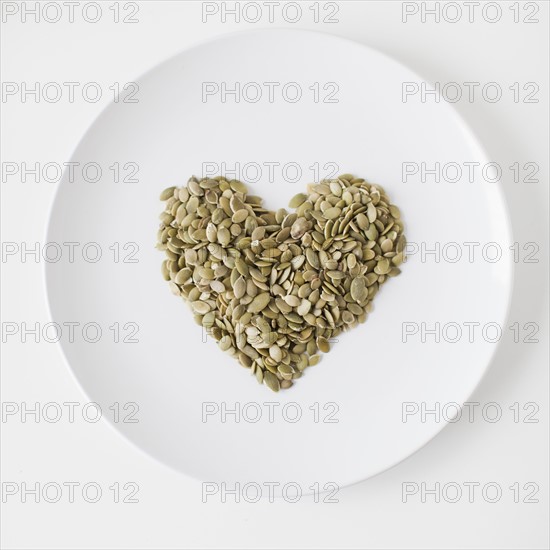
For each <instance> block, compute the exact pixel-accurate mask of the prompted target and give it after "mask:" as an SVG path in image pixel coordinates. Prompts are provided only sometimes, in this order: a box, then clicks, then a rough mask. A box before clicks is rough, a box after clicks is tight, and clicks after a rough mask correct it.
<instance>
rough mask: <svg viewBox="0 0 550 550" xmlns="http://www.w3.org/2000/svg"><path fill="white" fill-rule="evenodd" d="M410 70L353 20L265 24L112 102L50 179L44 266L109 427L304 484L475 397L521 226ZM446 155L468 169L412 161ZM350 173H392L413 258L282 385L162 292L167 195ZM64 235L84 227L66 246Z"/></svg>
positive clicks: (373, 464)
mask: <svg viewBox="0 0 550 550" xmlns="http://www.w3.org/2000/svg"><path fill="white" fill-rule="evenodd" d="M420 82H421V79H420V78H419V77H418V76H417V75H415V74H413V73H412V72H411V71H410V70H408V69H407V68H405V67H403V66H401V65H399V64H398V63H396V62H395V61H393V60H391V59H389V58H387V57H385V56H384V55H382V54H380V53H378V52H376V51H373V50H371V49H369V48H367V47H365V46H363V45H360V44H357V43H354V42H351V41H348V40H345V39H342V38H338V37H334V36H331V35H326V34H318V33H312V32H305V31H294V30H292V31H291V30H269V31H266V30H261V31H253V32H246V33H238V34H232V35H228V36H223V37H221V38H218V39H216V40H213V41H210V42H207V43H203V44H200V45H198V46H196V47H194V48H192V49H189V50H186V51H184V52H182V53H180V54H178V55H177V56H175V57H173V58H172V59H170V60H168V61H166V62H164V63H162V64H161V65H159V66H158V67H155V68H154V69H152V70H151V71H149V72H148V73H146V74H145V75H144V76H142V77H141V78H139V79H138V80H137V81H136V83H137V86H131V87H129V88H127V89H126V90H123V92H124V93H123V94H122V95H121V97H120V98H119V99H118V101H116V102H113V103H112V104H110V105H109V106H108V107H107V108H106V109H105V110H104V111H103V113H102V114H101V115H100V116H99V117H98V119H97V120H96V121H95V122H94V124H93V125H92V127H91V128H90V129H89V130H88V132H87V133H86V135H85V136H84V138H83V139H82V141H81V143H80V144H79V145H78V147H77V149H76V151H75V153H74V155H73V157H72V159H71V161H72V162H76V163H79V164H78V165H75V166H77V169H76V170H75V171H74V174H70V173H69V172H67V173H66V174H65V177H64V179H63V180H62V182H61V184H60V185H59V188H58V191H57V194H56V197H55V201H54V204H53V208H52V213H51V219H50V223H49V228H48V234H47V241H48V242H54V243H59V244H60V245H61V246H62V250H63V251H64V254H63V256H62V258H61V259H60V260H59V261H56V262H53V261H52V262H49V263H47V264H46V284H47V293H48V298H49V305H50V310H51V316H52V319H53V320H54V321H55V322H57V323H59V324H60V325H61V326H63V323H67V322H76V323H80V324H79V325H78V326H77V328H76V331H75V335H74V338H69V337H68V331H67V330H65V331H64V333H63V337H62V339H61V345H62V349H63V353H64V355H65V357H66V360H67V362H68V364H69V365H70V368H71V370H72V372H73V373H74V375H75V376H76V378H77V380H78V382H79V383H80V385H81V386H82V388H83V390H84V391H85V393H86V394H87V396H88V397H89V399H90V400H93V401H96V402H98V403H99V404H100V405H101V406H102V408H103V411H104V415H105V417H106V418H108V419H109V420H110V422H111V423H112V424H113V426H114V427H115V429H116V430H118V431H119V432H120V433H121V434H123V435H124V436H125V437H127V438H128V439H129V440H131V441H132V442H133V443H135V444H136V445H137V446H138V447H139V448H141V449H142V450H143V451H145V452H146V453H148V454H149V455H151V456H153V457H155V458H157V459H158V460H160V461H162V462H163V463H165V464H167V465H169V466H171V467H173V468H175V469H176V470H178V471H181V472H183V473H185V474H188V475H190V476H193V477H195V478H198V479H201V480H205V481H218V482H227V483H234V482H242V483H247V482H250V483H258V484H262V483H265V482H275V483H282V484H283V483H288V482H293V483H295V484H298V485H299V487H301V489H302V490H303V491H304V492H307V491H308V490H309V488H310V487H316V486H315V485H314V484H316V483H318V484H319V486H318V487H321V488H323V487H324V486H325V484H327V483H336V484H338V485H340V486H343V485H346V484H350V483H353V482H356V481H360V480H362V479H365V478H368V477H369V476H372V475H374V474H376V473H379V472H381V471H383V470H384V469H386V468H388V467H390V466H392V465H394V464H396V463H397V462H399V461H401V460H402V459H404V458H405V457H407V456H409V455H410V454H411V453H413V452H414V451H416V450H417V449H419V448H420V447H421V446H422V445H424V444H425V443H426V442H427V441H429V440H430V439H431V438H432V437H433V436H434V435H435V434H436V433H437V432H439V431H440V430H441V429H442V428H443V426H444V425H445V421H446V420H448V419H449V416H450V415H451V412H450V411H452V405H450V406H449V407H447V408H446V409H445V411H443V414H442V416H441V417H440V418H439V419H437V418H435V417H434V416H433V415H428V417H427V418H425V419H422V418H421V412H422V410H423V408H431V409H433V408H434V406H435V404H436V403H439V404H440V406H441V407H444V406H445V405H446V404H449V403H458V404H461V403H463V402H464V401H466V400H467V399H468V397H469V396H470V394H471V393H472V391H473V390H474V388H475V387H476V385H477V384H478V382H479V381H480V379H481V377H482V375H483V373H484V372H485V370H486V369H487V367H488V366H489V364H490V361H491V357H492V356H493V354H494V351H495V346H496V345H497V344H496V343H495V338H494V332H492V330H493V329H494V327H495V325H490V323H494V324H496V326H501V327H502V326H503V325H504V322H505V316H506V312H507V307H508V301H509V293H510V288H511V277H512V269H511V266H512V263H511V261H510V258H509V256H508V255H507V253H506V251H507V250H508V247H509V245H510V242H511V235H510V229H509V223H508V216H507V212H506V207H505V203H504V200H503V197H502V195H501V192H500V189H499V188H498V184H497V183H487V182H484V181H481V179H480V178H479V177H478V175H480V174H481V172H480V169H478V171H477V172H475V174H474V176H475V177H474V181H473V182H471V181H469V178H468V177H467V176H468V174H467V170H466V168H464V167H465V166H478V167H483V166H484V165H485V163H486V162H487V160H486V158H485V156H484V153H483V150H482V149H481V148H480V146H479V145H478V143H477V142H476V140H475V138H474V137H473V136H472V134H471V132H470V131H469V130H468V128H467V127H465V125H464V124H463V122H462V121H461V120H460V118H459V117H458V116H457V115H456V113H455V112H454V110H453V109H452V108H451V107H450V106H449V105H448V104H446V103H445V102H444V101H443V100H441V101H435V99H434V98H433V97H429V96H428V97H427V98H426V101H425V102H422V101H421V97H420V95H419V94H415V93H412V92H411V90H412V91H414V90H415V85H417V86H420V84H419V83H420ZM404 83H405V84H406V86H407V88H406V90H408V91H409V92H410V93H409V95H408V96H407V97H406V98H404V97H403V89H404V87H403V86H404ZM418 89H420V87H418ZM405 99H406V100H405ZM436 162H439V163H441V166H444V165H445V164H446V163H457V165H458V166H459V167H460V166H462V167H463V168H464V170H463V172H464V173H463V177H462V178H461V179H459V180H458V181H456V182H454V183H453V182H452V181H450V180H452V179H455V178H454V175H455V173H454V172H452V171H450V172H448V174H447V175H446V174H443V175H442V177H441V178H440V180H439V182H436V181H435V177H434V176H433V175H430V174H429V173H427V174H424V175H423V174H422V169H423V168H426V169H428V170H429V169H433V168H434V166H435V163H436ZM468 162H470V163H479V164H476V165H465V164H464V163H468ZM87 163H97V165H95V164H90V165H89V166H88V167H87V168H86V169H85V170H82V167H83V166H84V165H86V164H87ZM404 163H407V164H404ZM422 163H425V164H424V165H422ZM97 166H99V167H101V169H102V172H101V176H100V177H99V178H97V176H96V170H95V169H96V168H97ZM415 166H416V169H415ZM449 166H450V167H451V168H452V167H453V166H454V165H448V166H447V168H449ZM454 168H455V170H456V166H455V167H454ZM415 170H418V172H415ZM343 172H347V173H350V172H351V173H353V174H356V175H359V176H361V177H364V178H367V179H368V180H369V181H371V182H374V183H379V184H381V185H382V186H383V187H384V188H385V189H386V192H387V193H388V195H389V196H390V198H391V200H392V202H394V203H395V204H397V205H398V206H399V207H400V208H401V211H402V215H403V219H404V222H405V233H406V236H407V239H408V241H409V243H410V245H409V250H410V258H409V260H408V261H407V262H406V263H405V264H404V265H403V267H402V274H401V275H400V276H399V277H397V278H395V279H392V280H390V281H389V282H388V283H387V284H386V285H384V286H383V288H382V289H381V291H380V293H379V294H378V295H377V297H376V299H375V302H374V311H373V312H372V314H370V316H369V318H368V320H367V322H366V323H365V324H363V325H361V326H359V327H357V328H356V329H355V330H353V331H350V332H348V333H346V334H344V335H342V336H339V337H338V341H337V342H334V343H333V345H332V350H331V352H330V353H329V354H327V355H325V356H323V358H322V361H321V362H320V363H319V364H318V365H317V366H315V367H312V368H310V369H307V370H306V371H305V373H304V376H303V377H302V378H301V379H299V380H297V383H296V384H295V385H294V386H293V387H292V388H291V389H290V390H288V391H284V392H279V393H277V394H276V393H272V392H271V391H270V390H269V389H267V388H266V387H265V386H261V385H259V384H258V383H257V382H256V379H255V377H254V376H251V375H250V372H249V371H247V369H244V368H243V367H241V366H240V365H239V364H238V363H237V362H236V361H235V360H234V359H233V358H231V357H230V356H229V355H227V354H225V353H223V352H222V351H220V350H219V349H218V347H217V346H216V344H215V343H214V341H213V340H212V339H211V338H208V337H206V335H205V334H203V332H202V331H201V328H200V327H199V326H197V325H196V324H195V323H194V321H193V318H192V315H191V313H190V310H189V309H188V307H187V306H186V305H185V304H184V303H183V302H182V301H181V300H180V299H178V298H176V297H175V296H173V295H172V294H171V293H170V291H169V289H168V285H167V283H166V282H165V281H164V280H163V278H162V277H161V272H160V265H161V262H162V260H163V257H164V254H163V253H162V252H160V251H158V250H156V249H155V243H156V234H157V229H158V224H159V222H158V215H159V213H160V212H161V210H162V204H161V202H160V201H159V193H160V191H161V190H162V189H163V188H165V187H167V186H170V185H183V184H185V183H186V181H187V179H188V178H189V176H190V175H192V174H195V175H197V176H202V175H203V174H204V175H209V174H210V175H215V174H219V173H225V174H228V175H229V176H230V177H237V178H239V179H241V180H243V181H244V182H246V183H247V184H248V185H249V189H250V190H251V192H252V193H253V194H256V195H261V196H262V197H264V199H265V205H266V206H267V207H268V208H271V209H277V208H280V207H286V206H287V204H288V200H289V198H290V197H291V196H293V195H294V194H296V193H297V192H300V191H303V190H304V189H305V187H306V185H307V183H308V182H311V181H316V180H319V178H324V177H331V176H333V175H336V174H338V173H343ZM404 173H405V174H406V176H405V177H404V176H403V174H404ZM449 174H452V176H450V175H449ZM422 176H424V177H422ZM95 179H97V181H92V180H95ZM423 179H424V180H425V181H422V180H423ZM67 242H74V243H79V244H78V245H76V246H75V248H74V251H75V256H74V258H72V261H71V258H69V255H68V253H67V251H68V250H69V246H68V245H64V244H63V243H67ZM93 243H96V244H93ZM449 243H455V244H449ZM464 243H479V245H465V244H464ZM487 243H495V245H487ZM455 245H456V246H455ZM438 247H439V250H440V253H439V254H440V255H439V256H436V255H434V254H427V255H425V254H423V252H426V250H437V249H438ZM491 247H493V248H491ZM497 247H499V248H500V250H501V252H502V257H501V258H500V259H499V260H496V261H494V258H495V254H496V251H498V248H497ZM52 250H53V249H52ZM98 250H100V252H101V257H100V258H97V253H98ZM468 251H473V255H469V254H468ZM458 253H461V254H462V255H461V257H460V258H459V259H458V260H457V259H456V258H457V254H458ZM471 260H473V261H471ZM438 323H439V325H438ZM468 323H479V325H469V324H468ZM65 326H67V325H65ZM84 326H85V329H84V330H83V327H84ZM468 327H473V331H474V332H473V338H471V337H470V333H469V329H468ZM476 327H477V328H476ZM491 327H492V330H489V329H490V328H491ZM98 328H99V329H100V330H101V335H100V336H99V337H98ZM484 329H487V330H484ZM434 330H435V332H436V333H437V334H435V333H434V332H433V331H434ZM430 331H432V332H430ZM115 403H118V404H119V405H114V404H115ZM117 407H118V408H119V411H118V412H119V414H118V415H117V416H114V412H115V410H116V409H117ZM138 408H139V410H138ZM232 410H233V411H236V413H231V411H232ZM415 411H417V412H415ZM329 487H330V486H329Z"/></svg>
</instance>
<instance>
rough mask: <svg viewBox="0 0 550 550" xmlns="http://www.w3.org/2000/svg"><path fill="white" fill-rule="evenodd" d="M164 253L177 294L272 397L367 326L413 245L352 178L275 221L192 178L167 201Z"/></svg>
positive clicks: (373, 193) (222, 187) (242, 199)
mask: <svg viewBox="0 0 550 550" xmlns="http://www.w3.org/2000/svg"><path fill="white" fill-rule="evenodd" d="M160 198H161V200H162V201H166V202H165V209H164V212H163V213H162V214H161V215H160V219H161V225H160V229H159V232H158V245H157V247H158V248H159V249H161V250H164V251H165V253H166V259H165V260H164V261H163V263H162V274H163V277H164V279H165V280H166V281H170V283H169V285H170V288H171V290H172V292H173V293H174V294H176V295H178V296H182V297H183V298H184V299H185V300H186V301H188V302H189V303H190V305H191V308H192V310H193V312H194V315H195V320H196V322H197V323H198V324H199V325H202V326H203V327H204V328H205V329H206V330H207V331H208V333H209V334H211V335H212V336H213V337H214V338H215V340H216V341H217V342H218V345H219V347H220V348H221V349H222V350H224V351H227V352H228V353H230V354H231V355H233V356H234V357H236V358H237V360H238V361H239V362H240V363H241V364H242V365H243V366H244V367H246V368H248V369H250V370H251V372H252V374H254V375H255V376H256V378H257V380H258V382H260V383H262V382H263V383H265V384H266V385H267V386H268V387H269V388H270V389H272V390H273V391H278V390H279V389H280V388H283V389H284V388H289V387H290V386H292V383H293V380H295V379H296V378H300V377H301V376H302V372H303V371H304V369H305V368H306V367H308V366H312V365H316V364H317V363H318V362H319V359H320V356H319V355H318V352H319V351H321V352H323V353H326V352H328V351H329V349H330V344H329V342H330V340H331V339H332V338H334V337H336V336H338V334H340V333H341V332H342V331H344V330H349V329H351V328H353V327H355V326H356V325H357V324H358V323H363V322H364V321H365V320H366V318H367V314H368V312H369V311H370V310H371V308H372V300H373V298H374V296H375V295H376V293H377V292H378V289H379V288H380V285H381V284H382V283H384V282H385V281H386V280H387V279H388V277H393V276H395V275H398V274H399V273H400V269H399V267H398V266H399V265H400V264H401V263H402V262H403V250H404V247H405V237H404V235H403V223H402V222H401V220H400V214H399V209H398V208H397V207H396V206H394V205H392V204H390V201H389V199H388V198H387V196H386V194H385V193H384V190H383V189H382V188H381V187H379V186H377V185H372V184H369V183H367V182H366V181H365V180H364V179H361V178H355V177H353V176H352V175H350V174H344V175H341V176H339V177H338V178H337V179H333V180H323V181H321V183H319V184H310V185H309V186H308V192H307V193H299V194H298V195H296V196H295V197H293V198H292V199H291V201H290V203H289V207H290V208H292V209H295V211H293V212H287V210H285V209H284V208H281V209H280V210H277V211H276V212H271V211H269V210H266V209H264V208H263V207H262V205H261V204H262V199H261V198H259V197H257V196H253V195H248V194H247V188H246V186H245V185H244V184H243V183H241V182H240V181H237V180H231V181H228V180H226V179H224V178H223V177H222V176H219V177H216V178H205V179H201V180H199V179H197V178H195V177H192V178H191V179H190V180H189V181H188V182H187V185H186V186H184V187H180V188H177V187H169V188H167V189H165V190H164V191H163V192H162V193H161V196H160Z"/></svg>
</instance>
